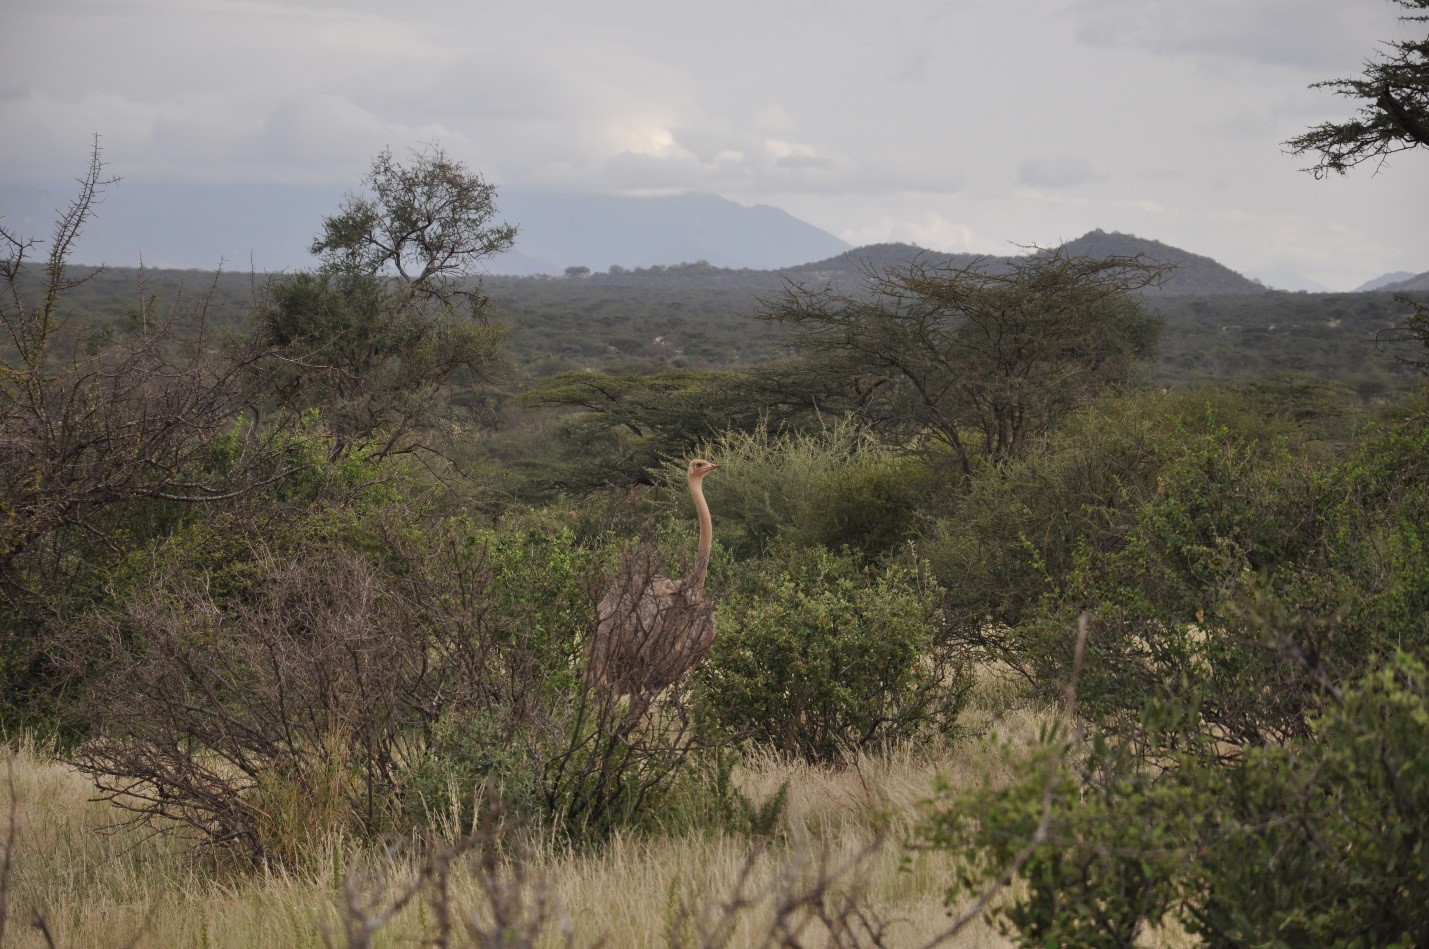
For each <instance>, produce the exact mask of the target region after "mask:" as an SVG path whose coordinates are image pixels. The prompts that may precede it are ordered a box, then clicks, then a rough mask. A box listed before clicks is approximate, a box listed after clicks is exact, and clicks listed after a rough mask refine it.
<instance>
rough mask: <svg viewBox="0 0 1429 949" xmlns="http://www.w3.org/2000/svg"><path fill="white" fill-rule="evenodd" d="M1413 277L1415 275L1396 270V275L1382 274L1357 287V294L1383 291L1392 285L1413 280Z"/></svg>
mask: <svg viewBox="0 0 1429 949" xmlns="http://www.w3.org/2000/svg"><path fill="white" fill-rule="evenodd" d="M1413 276H1414V274H1412V273H1410V272H1409V271H1407V270H1396V271H1395V272H1394V273H1386V274H1380V275H1379V276H1378V277H1375V278H1374V279H1373V280H1366V281H1365V282H1364V283H1362V284H1360V285H1359V286H1358V287H1355V293H1369V292H1370V291H1371V290H1382V289H1384V288H1385V287H1387V286H1389V285H1390V284H1392V283H1400V282H1401V281H1404V280H1409V279H1411V278H1412V277H1413Z"/></svg>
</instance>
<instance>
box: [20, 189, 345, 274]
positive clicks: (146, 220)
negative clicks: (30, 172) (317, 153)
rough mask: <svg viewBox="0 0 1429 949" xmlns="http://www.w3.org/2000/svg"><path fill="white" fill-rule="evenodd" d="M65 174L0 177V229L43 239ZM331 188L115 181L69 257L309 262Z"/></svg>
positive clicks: (60, 200) (334, 200)
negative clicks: (15, 181) (5, 181)
mask: <svg viewBox="0 0 1429 949" xmlns="http://www.w3.org/2000/svg"><path fill="white" fill-rule="evenodd" d="M74 189H75V185H74V182H73V181H62V182H56V183H54V184H52V185H40V186H30V187H23V188H21V187H16V186H13V185H0V214H3V215H5V223H6V227H8V228H10V229H12V230H15V231H19V232H20V233H23V234H27V235H33V236H36V237H41V238H48V237H49V235H50V231H51V230H52V228H53V226H54V219H55V210H56V209H57V208H61V207H64V206H65V205H66V204H68V202H69V200H70V199H71V198H72V197H73V195H74ZM342 194H343V192H342V189H341V188H324V187H312V186H303V185H271V184H263V185H256V184H227V185H225V184H218V185H214V184H191V183H184V182H171V181H170V182H162V183H160V182H151V181H140V180H124V181H120V182H119V183H118V184H116V185H114V186H112V187H111V188H109V189H108V190H106V191H105V192H104V194H103V196H102V199H101V201H100V203H99V204H98V205H97V206H96V207H95V209H94V210H95V214H94V218H93V219H92V220H91V221H90V223H89V224H88V225H87V226H86V227H85V231H84V234H83V236H82V237H81V238H80V241H79V245H78V246H77V247H76V248H75V252H74V254H73V256H72V260H73V261H74V262H76V263H84V264H99V263H104V264H111V265H115V266H123V267H130V266H134V265H137V264H138V263H139V262H140V260H142V261H143V262H144V264H145V265H147V266H150V267H173V268H179V269H186V268H199V269H204V270H213V269H214V268H216V267H218V266H219V264H220V262H222V265H223V267H224V269H226V270H248V269H250V266H251V267H252V268H253V269H257V270H260V271H280V270H296V269H301V268H305V267H311V266H312V263H313V258H312V257H310V256H309V255H308V245H309V244H311V243H312V240H313V235H315V234H316V233H317V231H318V227H319V225H320V224H321V222H322V218H323V215H325V214H332V213H333V212H334V211H336V210H337V206H338V203H339V202H340V201H341V200H342Z"/></svg>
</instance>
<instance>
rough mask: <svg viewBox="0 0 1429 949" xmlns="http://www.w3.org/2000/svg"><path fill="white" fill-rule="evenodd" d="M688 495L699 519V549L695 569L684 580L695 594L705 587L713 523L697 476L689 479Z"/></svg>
mask: <svg viewBox="0 0 1429 949" xmlns="http://www.w3.org/2000/svg"><path fill="white" fill-rule="evenodd" d="M690 497H691V498H693V499H694V502H695V514H696V515H698V516H699V519H700V549H699V555H698V556H697V557H696V558H695V570H694V572H693V573H691V574H690V577H689V579H688V580H686V581H685V582H686V584H687V586H688V587H689V588H690V589H692V590H693V591H694V592H695V593H696V594H698V593H700V592H701V591H702V590H704V588H705V575H706V574H708V573H709V570H710V548H711V547H712V546H714V525H713V524H712V523H711V522H710V506H709V505H708V504H706V503H705V489H704V486H703V485H702V484H701V483H700V479H699V478H691V479H690Z"/></svg>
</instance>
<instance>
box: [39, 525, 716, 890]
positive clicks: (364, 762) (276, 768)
mask: <svg viewBox="0 0 1429 949" xmlns="http://www.w3.org/2000/svg"><path fill="white" fill-rule="evenodd" d="M394 520H395V518H394ZM379 527H380V530H379V531H378V532H377V537H376V538H375V539H374V538H372V537H368V538H367V540H366V541H364V542H363V543H353V542H351V539H348V540H343V539H342V538H340V537H332V536H329V537H313V538H310V539H309V540H307V541H305V542H303V543H300V544H299V545H298V549H296V550H294V551H289V552H285V553H284V554H282V555H281V556H279V555H267V556H262V557H258V558H257V559H256V560H255V562H254V563H252V564H250V565H248V566H247V567H246V568H245V570H244V571H242V572H243V573H244V574H245V575H246V577H247V579H246V581H245V582H244V583H243V584H240V585H239V588H238V589H229V590H227V591H226V592H225V593H223V594H219V593H216V592H215V591H214V589H213V588H212V587H210V586H209V585H208V584H207V583H206V579H207V578H205V577H195V576H193V575H192V572H191V571H190V572H186V571H185V570H184V569H183V567H182V566H169V567H164V568H161V569H157V570H156V572H155V575H154V578H153V583H152V585H151V586H150V587H149V589H147V590H146V591H144V592H142V593H141V594H139V595H137V596H135V597H133V598H131V599H130V601H129V602H128V603H127V604H126V605H125V606H124V607H123V608H122V609H120V610H117V611H115V612H113V613H111V614H108V615H104V616H100V617H98V618H96V619H95V620H94V621H93V622H92V623H90V624H89V625H88V626H87V627H85V628H81V629H78V630H77V631H76V632H75V634H73V635H72V636H71V637H70V640H69V642H68V643H66V649H65V651H66V652H67V653H68V654H69V656H70V661H71V667H72V671H73V672H74V674H75V675H76V677H77V679H78V681H80V682H82V683H83V686H84V689H85V691H86V707H85V708H84V709H83V714H84V715H85V717H86V718H87V719H88V720H89V721H92V722H95V723H98V730H97V731H96V733H95V734H94V735H93V736H92V737H91V738H90V739H89V740H88V741H86V742H84V743H83V744H82V745H81V746H80V747H79V748H78V750H77V752H76V753H75V755H74V759H73V760H74V763H75V765H76V766H77V767H78V768H79V769H80V770H81V771H83V772H84V773H86V774H88V775H89V776H91V777H92V778H93V779H94V780H95V782H96V784H97V785H98V786H99V788H100V792H101V794H102V795H103V796H104V797H107V798H108V799H110V800H112V801H114V802H115V803H116V804H118V805H119V806H121V807H123V808H126V809H127V810H129V811H130V812H131V813H132V814H133V816H134V818H135V819H136V820H139V821H141V822H144V823H148V824H151V825H153V826H156V827H169V826H173V825H175V824H176V825H177V826H180V827H185V828H188V829H190V830H191V831H194V832H196V833H197V835H198V837H199V838H200V839H201V840H202V841H203V843H204V844H205V845H206V846H207V847H208V848H209V849H213V848H219V849H222V850H224V851H226V852H231V853H236V854H238V855H240V856H241V857H243V858H246V859H249V860H258V861H261V860H277V861H279V862H283V863H288V864H293V863H297V862H301V861H302V859H303V858H304V855H305V853H308V852H309V851H311V850H313V849H314V844H315V842H316V841H317V840H319V839H321V838H323V837H325V836H327V835H330V834H331V833H333V832H334V831H340V832H343V833H350V834H354V835H357V836H362V837H368V838H371V837H373V836H374V835H380V834H387V833H393V832H399V833H411V832H416V833H417V834H418V835H419V836H420V835H422V834H425V833H426V832H427V831H429V830H433V829H435V830H437V831H439V832H445V833H446V834H447V835H449V836H451V835H458V834H460V833H461V831H462V829H463V828H465V827H468V826H470V824H471V823H472V821H473V820H474V819H475V817H476V811H475V810H473V807H474V806H476V804H478V803H479V800H480V799H481V798H482V797H492V798H501V799H502V800H504V801H507V802H508V803H509V805H510V806H511V807H512V808H513V809H514V810H515V811H516V812H518V813H520V814H521V815H522V816H523V817H534V818H539V819H543V820H548V821H551V822H553V823H554V825H555V829H556V830H557V831H558V833H560V834H562V835H566V836H571V837H586V836H592V835H593V836H603V835H605V834H607V833H609V832H610V831H611V830H612V829H614V828H616V827H618V826H623V825H628V824H630V823H633V822H638V821H640V820H641V819H643V815H644V814H645V812H646V811H647V810H648V809H649V808H650V807H651V806H652V805H654V804H655V803H657V802H658V801H659V799H660V796H661V794H662V793H663V791H664V790H665V788H667V787H668V786H669V785H670V783H671V782H672V781H673V780H674V779H675V777H676V776H677V775H678V774H679V773H680V772H681V771H682V769H683V768H684V767H685V765H686V762H687V759H688V758H689V756H690V755H691V754H692V753H694V752H695V751H696V750H697V749H698V748H699V747H700V740H699V737H698V735H697V733H696V730H695V729H694V727H693V724H692V722H693V719H692V716H691V714H690V713H689V711H688V708H687V704H686V702H685V700H684V696H683V692H682V691H681V690H679V689H678V688H676V689H673V690H669V691H667V692H666V693H664V694H663V695H661V696H660V697H659V699H658V700H656V698H655V696H653V695H646V696H640V697H635V698H631V697H626V696H623V695H619V694H615V693H613V692H609V691H606V690H603V689H600V688H596V687H595V686H593V685H591V684H589V683H588V682H587V681H586V676H584V675H583V673H582V665H583V662H584V655H585V652H586V650H587V649H588V644H589V642H590V640H591V636H592V633H593V627H594V624H595V609H594V605H593V604H594V598H595V597H596V595H597V594H598V592H599V588H600V587H601V586H602V585H603V583H602V572H601V570H600V566H599V563H598V561H597V559H596V558H595V557H594V556H593V555H592V554H590V553H589V552H587V551H583V550H581V549H579V548H577V547H576V546H575V545H574V542H573V540H572V538H571V537H570V535H569V534H568V533H562V532H559V531H557V532H549V531H536V530H525V531H506V532H497V531H478V530H474V529H471V528H470V527H469V525H464V524H462V523H457V522H447V523H443V524H438V525H435V526H433V527H432V528H431V529H429V530H428V531H426V532H422V531H418V530H415V529H413V528H412V527H411V525H410V524H397V525H392V524H386V525H379ZM377 550H380V551H381V553H374V552H373V551H377ZM474 792H477V793H475V796H474Z"/></svg>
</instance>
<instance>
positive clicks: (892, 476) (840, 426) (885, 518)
mask: <svg viewBox="0 0 1429 949" xmlns="http://www.w3.org/2000/svg"><path fill="white" fill-rule="evenodd" d="M694 452H695V453H696V454H698V455H700V456H702V457H707V458H709V459H711V460H712V461H716V462H718V464H719V465H720V472H719V474H718V475H716V476H715V477H712V478H710V479H709V480H708V482H706V484H705V495H706V497H707V498H708V500H709V504H710V510H711V512H712V514H713V517H714V519H715V524H716V533H717V535H718V536H719V539H720V543H721V545H722V546H723V547H724V548H725V549H727V550H729V551H730V552H731V553H732V554H733V555H734V556H736V557H748V556H755V555H758V554H759V553H761V552H763V551H765V550H768V549H770V548H772V547H776V546H782V547H787V548H791V549H793V548H806V547H813V546H823V547H828V548H831V549H835V550H837V549H840V548H843V547H849V548H851V549H853V550H856V551H859V552H860V553H863V554H866V555H871V556H872V555H879V554H884V553H887V552H889V551H891V550H892V549H893V548H894V547H896V546H897V545H898V544H900V543H902V542H903V541H905V540H906V539H907V537H908V534H909V532H910V531H911V529H912V525H913V519H914V515H915V510H916V504H917V502H918V498H919V496H920V494H921V492H920V490H919V489H920V488H921V487H922V486H923V485H924V484H926V483H927V482H928V480H929V479H930V474H929V472H928V471H927V469H926V468H924V466H923V464H922V462H920V461H919V460H917V459H914V458H910V457H908V456H906V455H902V454H899V453H897V452H895V451H893V450H891V449H889V448H888V447H886V446H884V445H881V444H879V443H878V442H877V441H876V440H875V439H874V438H873V437H872V435H871V434H870V433H869V432H868V431H867V430H865V429H864V428H862V427H861V426H859V425H858V424H857V423H856V422H855V421H854V420H853V419H850V418H843V419H834V420H826V421H825V422H824V423H823V425H822V426H821V427H820V428H818V429H814V430H811V431H806V432H801V433H784V434H775V433H772V432H770V431H769V430H768V429H767V428H764V427H761V428H758V429H756V430H754V431H752V432H737V431H726V432H724V433H722V434H720V435H718V436H716V437H715V438H713V439H711V440H710V441H708V442H706V443H704V444H701V445H698V446H696V447H695V448H694ZM658 474H659V478H660V481H661V483H662V484H663V485H664V487H665V491H666V494H667V495H668V496H669V497H670V499H671V503H672V504H674V505H675V506H676V508H677V509H678V508H679V507H680V506H681V505H683V504H685V503H687V502H686V501H685V499H684V495H685V489H684V462H683V461H680V460H675V461H671V462H670V463H668V464H666V465H665V466H664V467H663V468H662V469H660V471H659V473H658Z"/></svg>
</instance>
